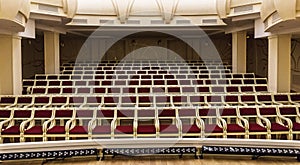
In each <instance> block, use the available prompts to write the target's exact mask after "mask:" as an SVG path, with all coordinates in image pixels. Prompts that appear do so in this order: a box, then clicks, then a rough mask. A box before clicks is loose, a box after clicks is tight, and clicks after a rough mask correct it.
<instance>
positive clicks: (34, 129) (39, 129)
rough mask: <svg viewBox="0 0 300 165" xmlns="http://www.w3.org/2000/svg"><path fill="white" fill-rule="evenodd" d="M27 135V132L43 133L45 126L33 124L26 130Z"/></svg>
mask: <svg viewBox="0 0 300 165" xmlns="http://www.w3.org/2000/svg"><path fill="white" fill-rule="evenodd" d="M24 134H25V135H27V134H30V135H31V134H37V135H41V134H43V127H42V126H33V127H32V128H30V129H28V130H26V131H25V132H24Z"/></svg>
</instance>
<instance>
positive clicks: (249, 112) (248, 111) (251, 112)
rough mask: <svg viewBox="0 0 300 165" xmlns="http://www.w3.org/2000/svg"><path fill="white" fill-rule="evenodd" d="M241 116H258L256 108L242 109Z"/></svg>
mask: <svg viewBox="0 0 300 165" xmlns="http://www.w3.org/2000/svg"><path fill="white" fill-rule="evenodd" d="M239 110H240V114H241V115H242V116H243V115H257V114H256V108H240V109H239Z"/></svg>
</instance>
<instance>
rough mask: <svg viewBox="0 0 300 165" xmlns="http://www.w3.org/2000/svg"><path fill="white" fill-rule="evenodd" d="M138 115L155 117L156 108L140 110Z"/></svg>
mask: <svg viewBox="0 0 300 165" xmlns="http://www.w3.org/2000/svg"><path fill="white" fill-rule="evenodd" d="M137 113H138V114H137V116H138V117H147V118H148V117H149V118H154V117H155V110H154V109H151V110H150V109H145V110H138V111H137Z"/></svg>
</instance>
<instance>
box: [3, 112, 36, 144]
mask: <svg viewBox="0 0 300 165" xmlns="http://www.w3.org/2000/svg"><path fill="white" fill-rule="evenodd" d="M12 113H13V116H12V117H10V118H9V119H7V120H4V121H1V122H0V142H1V143H3V140H4V138H14V139H15V138H17V139H18V140H19V139H20V137H21V136H20V126H21V123H22V122H23V121H25V120H28V119H29V118H30V117H31V115H32V111H31V110H14V111H13V112H12Z"/></svg>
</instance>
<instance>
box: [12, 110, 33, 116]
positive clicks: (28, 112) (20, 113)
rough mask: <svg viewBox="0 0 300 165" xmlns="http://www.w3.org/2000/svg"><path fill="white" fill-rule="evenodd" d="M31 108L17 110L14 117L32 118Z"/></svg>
mask: <svg viewBox="0 0 300 165" xmlns="http://www.w3.org/2000/svg"><path fill="white" fill-rule="evenodd" d="M30 116H31V110H15V111H14V118H30Z"/></svg>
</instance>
